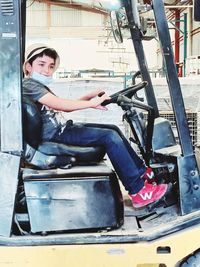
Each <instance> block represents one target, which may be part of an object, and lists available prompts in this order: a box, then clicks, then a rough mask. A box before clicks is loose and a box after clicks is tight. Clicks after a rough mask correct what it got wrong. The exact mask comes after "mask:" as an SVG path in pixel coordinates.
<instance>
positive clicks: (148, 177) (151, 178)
mask: <svg viewBox="0 0 200 267" xmlns="http://www.w3.org/2000/svg"><path fill="white" fill-rule="evenodd" d="M141 178H142V179H143V180H144V182H145V181H147V182H148V183H149V184H153V183H156V180H155V175H154V172H153V170H152V168H150V167H147V169H146V171H145V173H144V174H143V175H142V177H141Z"/></svg>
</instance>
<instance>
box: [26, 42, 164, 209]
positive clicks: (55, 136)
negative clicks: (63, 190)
mask: <svg viewBox="0 0 200 267" xmlns="http://www.w3.org/2000/svg"><path fill="white" fill-rule="evenodd" d="M59 62H60V58H59V56H58V54H57V52H56V51H55V50H54V49H52V48H49V47H47V46H46V45H43V44H35V45H32V46H30V47H29V48H28V49H27V52H26V56H25V62H24V66H23V68H24V73H25V79H24V80H23V95H24V96H26V97H30V98H31V99H32V101H34V102H35V103H36V104H37V106H38V108H39V110H40V112H41V115H42V120H43V133H42V139H43V140H44V141H53V142H57V143H64V144H70V145H77V146H103V147H104V149H105V151H106V153H107V155H108V157H109V159H110V161H111V163H112V165H113V167H114V169H115V171H116V173H117V175H118V177H119V178H120V180H121V182H122V184H123V185H124V187H125V189H126V190H127V191H128V193H129V196H130V198H131V200H132V204H133V207H135V208H142V207H145V206H146V205H148V204H150V203H152V202H155V201H158V200H159V199H161V198H162V197H163V196H164V195H165V193H166V191H167V185H166V184H160V185H155V184H150V183H149V180H150V179H149V178H151V177H152V175H153V172H152V170H151V169H150V168H147V167H146V166H145V165H144V162H143V160H141V159H140V158H139V157H138V155H137V154H136V153H135V151H134V150H133V149H132V147H131V146H130V144H129V143H128V142H127V140H126V138H125V137H124V136H123V134H122V133H120V131H119V130H118V129H117V128H116V129H117V130H116V129H114V128H112V127H109V126H108V127H106V126H104V127H101V126H102V125H100V124H97V125H95V127H93V126H88V125H81V124H73V123H72V124H70V125H69V124H66V125H65V126H64V127H62V126H61V125H60V124H59V123H58V122H57V120H56V116H55V112H54V110H58V111H64V112H72V111H75V110H81V109H86V108H95V109H106V108H105V107H103V106H101V103H102V102H103V101H104V100H106V99H109V96H108V95H106V94H100V93H102V90H96V91H92V92H91V93H89V94H87V95H85V96H83V97H81V98H79V99H77V100H70V99H64V98H61V97H58V96H56V95H54V93H53V92H52V91H51V90H50V89H49V88H48V84H49V83H51V82H52V75H53V73H54V72H55V71H56V69H57V68H58V66H59ZM98 95H101V96H98Z"/></svg>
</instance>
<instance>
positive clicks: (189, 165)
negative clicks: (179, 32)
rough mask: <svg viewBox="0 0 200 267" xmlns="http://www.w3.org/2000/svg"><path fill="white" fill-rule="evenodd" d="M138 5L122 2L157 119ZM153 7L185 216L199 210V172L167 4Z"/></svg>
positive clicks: (154, 0) (156, 1)
mask: <svg viewBox="0 0 200 267" xmlns="http://www.w3.org/2000/svg"><path fill="white" fill-rule="evenodd" d="M137 3H138V1H137V0H127V1H123V5H124V7H125V10H126V14H127V19H128V24H129V28H130V32H131V37H132V41H133V46H134V48H135V54H136V57H137V60H138V65H139V68H140V72H141V76H142V79H143V80H145V81H147V82H148V86H146V89H145V94H146V99H147V103H148V105H149V106H151V107H153V108H154V110H155V117H159V111H158V106H157V102H156V98H155V94H154V90H153V86H152V82H151V77H150V74H149V71H148V67H147V63H146V58H145V54H144V50H143V45H142V33H141V29H140V21H139V16H138V11H137V10H136V8H135V7H136V6H137ZM151 7H152V9H153V12H154V18H155V23H156V28H157V33H158V36H159V41H160V47H161V51H162V55H163V59H164V63H165V68H166V78H167V83H168V87H169V92H170V97H171V102H172V108H173V112H174V116H175V122H176V127H177V131H178V135H179V141H180V147H181V152H182V155H181V156H180V157H178V159H177V165H178V172H179V173H178V177H179V190H180V192H179V194H180V209H181V214H182V215H184V214H188V213H190V212H193V211H195V210H199V208H200V193H199V191H200V179H199V170H198V166H197V161H196V157H195V154H194V149H193V146H192V140H191V137H190V132H189V126H188V122H187V117H186V111H185V106H184V101H183V96H182V92H181V86H180V82H179V79H178V74H177V69H176V65H175V62H174V54H173V49H172V45H171V39H170V34H169V29H168V25H167V18H166V15H165V9H164V2H163V1H162V0H160V1H159V0H152V1H151Z"/></svg>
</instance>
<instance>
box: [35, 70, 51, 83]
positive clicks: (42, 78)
mask: <svg viewBox="0 0 200 267" xmlns="http://www.w3.org/2000/svg"><path fill="white" fill-rule="evenodd" d="M31 78H32V79H34V80H36V81H38V82H40V83H42V84H44V85H46V86H47V85H49V84H50V83H52V82H53V78H52V77H51V76H45V75H42V74H40V73H37V72H33V73H32V75H31Z"/></svg>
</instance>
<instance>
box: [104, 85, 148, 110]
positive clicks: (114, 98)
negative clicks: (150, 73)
mask: <svg viewBox="0 0 200 267" xmlns="http://www.w3.org/2000/svg"><path fill="white" fill-rule="evenodd" d="M147 84H148V83H147V82H146V81H143V82H141V83H138V84H136V85H133V86H130V87H128V88H125V89H123V90H121V91H119V92H117V93H114V94H112V95H110V99H108V100H105V101H104V102H102V103H101V105H102V106H106V105H109V104H114V103H117V99H118V97H119V96H120V95H123V96H127V97H128V98H131V97H132V96H133V95H134V94H136V93H137V91H139V90H141V89H142V88H144V87H145V86H146V85H147ZM101 95H102V94H101ZM99 96H100V95H99Z"/></svg>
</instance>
